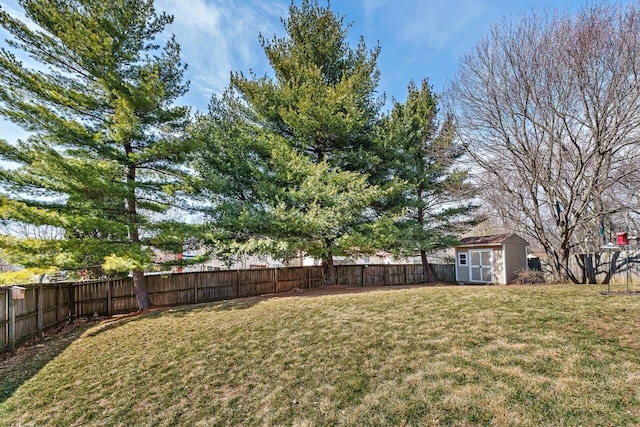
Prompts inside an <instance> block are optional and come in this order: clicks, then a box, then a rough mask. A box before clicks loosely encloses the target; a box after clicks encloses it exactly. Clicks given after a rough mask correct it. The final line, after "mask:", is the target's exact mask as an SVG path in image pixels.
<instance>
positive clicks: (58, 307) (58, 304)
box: [55, 283, 60, 326]
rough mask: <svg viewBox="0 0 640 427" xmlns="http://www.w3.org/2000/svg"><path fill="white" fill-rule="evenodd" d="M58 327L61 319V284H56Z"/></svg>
mask: <svg viewBox="0 0 640 427" xmlns="http://www.w3.org/2000/svg"><path fill="white" fill-rule="evenodd" d="M55 292H56V326H57V325H58V321H59V318H60V283H56V291H55Z"/></svg>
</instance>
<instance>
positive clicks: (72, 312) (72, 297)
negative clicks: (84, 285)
mask: <svg viewBox="0 0 640 427" xmlns="http://www.w3.org/2000/svg"><path fill="white" fill-rule="evenodd" d="M75 314H76V303H75V295H74V294H73V286H72V285H71V283H69V323H72V322H73V318H74V316H75Z"/></svg>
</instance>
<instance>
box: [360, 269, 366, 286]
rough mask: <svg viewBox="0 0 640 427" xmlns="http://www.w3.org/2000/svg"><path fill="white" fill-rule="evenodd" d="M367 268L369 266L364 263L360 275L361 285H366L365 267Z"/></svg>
mask: <svg viewBox="0 0 640 427" xmlns="http://www.w3.org/2000/svg"><path fill="white" fill-rule="evenodd" d="M365 268H367V266H366V265H363V266H362V277H360V285H361V286H364V284H365V280H364V269H365Z"/></svg>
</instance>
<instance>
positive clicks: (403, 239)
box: [374, 80, 475, 282]
mask: <svg viewBox="0 0 640 427" xmlns="http://www.w3.org/2000/svg"><path fill="white" fill-rule="evenodd" d="M376 151H377V153H378V159H379V163H378V164H377V165H376V170H377V171H378V173H377V174H376V175H375V176H374V181H375V182H376V183H377V184H379V185H381V186H382V187H384V188H389V189H390V190H391V191H389V192H388V193H387V194H388V197H385V198H383V199H381V200H380V201H378V203H377V208H378V212H379V213H382V214H386V215H387V216H389V217H395V218H396V220H395V221H394V227H393V230H394V232H395V235H396V237H395V242H394V245H393V247H392V248H391V249H392V250H393V251H394V252H395V253H397V254H400V255H415V254H418V253H419V254H420V257H421V259H422V265H423V269H424V272H425V279H426V280H427V281H429V282H431V281H433V280H434V277H433V272H432V270H431V267H430V265H429V262H428V260H427V254H428V253H429V252H434V251H436V250H439V249H445V248H448V247H451V246H452V245H453V244H455V243H456V242H457V235H458V234H459V233H460V232H461V231H463V230H464V229H465V228H466V227H468V226H469V225H471V224H473V223H475V218H474V217H473V216H472V215H471V213H472V211H473V209H474V207H473V205H472V204H471V203H470V199H471V197H473V188H472V186H471V185H470V184H469V183H468V182H467V171H466V170H465V169H461V168H457V167H456V164H458V163H459V161H460V158H461V157H462V156H463V154H464V151H463V147H462V146H460V144H458V143H456V141H455V126H454V122H453V118H452V116H451V115H446V116H445V117H444V120H443V121H442V123H439V122H438V97H437V96H436V95H435V94H434V93H433V91H432V89H431V87H430V86H429V84H428V82H427V81H426V80H423V81H422V84H421V86H420V88H418V87H417V86H416V85H415V83H414V82H411V83H410V84H409V86H408V95H407V99H406V101H405V102H404V103H401V102H398V101H394V104H393V108H392V110H391V112H390V113H389V114H388V115H387V116H386V117H385V118H384V120H383V122H382V124H381V127H380V137H379V140H378V146H377V150H376Z"/></svg>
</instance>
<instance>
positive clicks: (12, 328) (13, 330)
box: [7, 288, 16, 353]
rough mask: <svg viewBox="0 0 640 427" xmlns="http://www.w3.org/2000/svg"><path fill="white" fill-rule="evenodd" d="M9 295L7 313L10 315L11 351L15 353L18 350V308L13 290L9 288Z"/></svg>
mask: <svg viewBox="0 0 640 427" xmlns="http://www.w3.org/2000/svg"><path fill="white" fill-rule="evenodd" d="M8 289H9V292H8V293H7V309H8V310H7V311H8V313H7V314H8V315H9V325H8V326H9V343H8V344H9V351H10V352H11V353H13V351H14V350H15V349H16V308H15V302H14V300H13V298H12V295H11V288H8Z"/></svg>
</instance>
